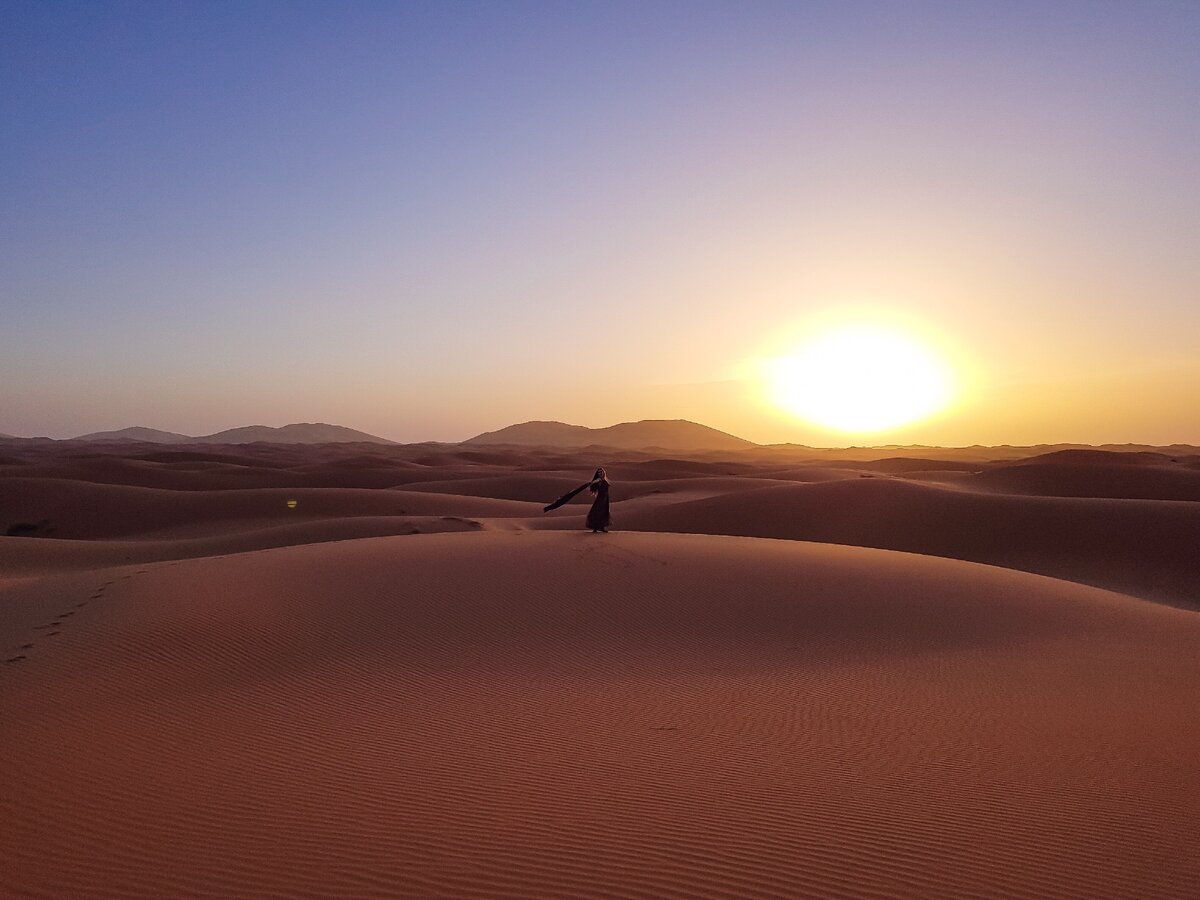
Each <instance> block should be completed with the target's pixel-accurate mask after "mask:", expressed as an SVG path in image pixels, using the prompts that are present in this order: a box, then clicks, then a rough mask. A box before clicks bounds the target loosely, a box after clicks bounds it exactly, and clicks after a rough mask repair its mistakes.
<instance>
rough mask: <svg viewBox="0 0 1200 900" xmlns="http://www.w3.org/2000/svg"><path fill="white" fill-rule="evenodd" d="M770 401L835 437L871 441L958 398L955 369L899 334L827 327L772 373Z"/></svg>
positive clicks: (771, 364)
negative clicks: (871, 437) (842, 434)
mask: <svg viewBox="0 0 1200 900" xmlns="http://www.w3.org/2000/svg"><path fill="white" fill-rule="evenodd" d="M765 370H766V371H765V376H766V379H765V380H766V388H767V396H768V399H769V401H770V402H771V403H772V404H773V405H774V406H776V407H778V408H780V409H782V410H784V411H786V412H788V413H790V414H792V415H795V416H797V417H798V418H801V419H803V420H805V421H806V422H810V423H812V424H814V425H818V426H821V427H823V428H827V429H830V430H833V431H841V432H847V433H858V434H869V433H872V432H880V431H888V430H891V429H894V428H898V427H900V426H902V425H908V424H911V423H913V422H917V421H920V420H922V419H925V418H928V417H929V416H931V415H933V414H934V413H937V412H939V411H941V410H943V409H945V408H946V406H948V405H949V403H950V402H951V400H952V399H953V394H954V381H953V378H952V377H951V373H950V370H949V367H948V366H947V365H946V364H945V362H943V360H942V359H941V358H940V357H939V355H938V354H937V353H936V352H935V351H934V350H933V349H932V348H931V347H930V346H928V345H927V344H925V343H923V342H922V341H921V340H920V339H919V338H917V337H915V336H913V335H911V334H908V333H906V332H905V331H902V330H900V329H899V328H894V327H887V326H878V325H868V324H854V325H844V326H839V327H834V328H828V329H826V330H824V331H820V332H817V333H815V334H813V335H811V336H810V337H809V338H808V339H807V340H805V341H804V342H803V343H802V344H801V345H800V346H799V347H798V348H797V349H796V350H795V352H793V353H791V354H789V355H787V356H783V357H779V358H776V359H773V360H770V361H768V362H767V363H766V366H765Z"/></svg>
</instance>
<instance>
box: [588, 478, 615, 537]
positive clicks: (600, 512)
mask: <svg viewBox="0 0 1200 900" xmlns="http://www.w3.org/2000/svg"><path fill="white" fill-rule="evenodd" d="M588 490H590V491H591V492H592V493H593V494H595V495H596V499H595V500H593V501H592V508H591V509H589V510H588V514H587V527H588V528H590V529H592V532H593V533H595V532H598V531H603V532H604V533H606V534H607V533H608V526H609V525H610V524H611V523H612V516H610V515H609V514H608V473H607V472H605V471H604V467H603V466H601V467H600V468H599V469H597V470H596V474H595V475H593V476H592V481H591V483H590V484H589V485H588Z"/></svg>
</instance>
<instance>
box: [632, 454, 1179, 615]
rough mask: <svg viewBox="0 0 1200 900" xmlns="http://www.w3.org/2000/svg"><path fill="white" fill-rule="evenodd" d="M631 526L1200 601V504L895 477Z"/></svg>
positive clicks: (742, 500) (676, 508)
mask: <svg viewBox="0 0 1200 900" xmlns="http://www.w3.org/2000/svg"><path fill="white" fill-rule="evenodd" d="M613 515H614V517H615V518H616V520H617V524H618V525H619V526H620V527H621V528H628V529H634V530H639V531H674V532H691V533H707V534H738V535H747V536H754V537H771V538H787V539H791V540H807V541H825V542H829V543H835V544H853V545H857V546H866V547H882V548H886V549H892V550H905V551H909V552H912V553H925V554H930V555H933V556H946V557H951V558H954V559H964V560H973V561H975V562H983V563H989V564H992V565H999V566H1007V567H1010V568H1014V569H1023V570H1025V571H1029V572H1038V573H1041V574H1045V575H1052V576H1055V577H1058V578H1067V579H1070V580H1073V581H1079V582H1082V583H1084V584H1093V585H1097V586H1100V587H1106V588H1112V589H1114V590H1120V591H1123V592H1126V593H1131V594H1134V595H1136V596H1139V597H1146V598H1149V599H1153V600H1159V601H1162V602H1166V603H1171V604H1173V605H1178V606H1187V607H1191V608H1193V609H1200V552H1198V550H1197V548H1200V504H1194V503H1185V502H1169V501H1154V500H1106V499H1071V498H1049V497H1024V496H1022V497H1015V496H1004V495H993V494H980V493H970V492H966V491H961V490H951V489H946V488H939V487H934V486H931V485H924V484H914V483H911V482H908V481H901V480H895V479H886V478H872V479H858V480H847V481H837V482H831V483H827V484H810V485H789V486H785V487H767V488H763V489H762V490H758V491H748V492H742V493H738V494H726V495H722V496H718V497H710V498H705V499H699V500H693V501H691V502H688V503H680V504H676V505H668V506H656V507H654V508H651V509H630V510H628V511H627V512H626V511H625V510H623V509H622V508H621V506H620V505H619V504H618V505H615V506H614V513H613Z"/></svg>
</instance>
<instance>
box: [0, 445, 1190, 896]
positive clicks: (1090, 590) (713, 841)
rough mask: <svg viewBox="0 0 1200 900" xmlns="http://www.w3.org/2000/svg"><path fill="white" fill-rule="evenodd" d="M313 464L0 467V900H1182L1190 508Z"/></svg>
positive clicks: (773, 479) (715, 473) (299, 457)
mask: <svg viewBox="0 0 1200 900" xmlns="http://www.w3.org/2000/svg"><path fill="white" fill-rule="evenodd" d="M220 452H221V453H225V452H226V451H225V450H224V449H223V450H221V451H220ZM228 452H229V453H230V454H233V453H235V452H236V450H235V449H229V450H228ZM248 452H249V451H248ZM322 452H325V451H321V450H309V451H306V452H303V453H302V452H300V451H296V450H294V449H289V450H288V451H286V454H291V455H290V456H286V458H285V453H284V451H281V452H280V458H279V459H278V460H274V461H276V462H278V463H279V464H278V465H275V466H274V467H265V466H264V467H263V468H264V471H267V472H268V473H269V476H267V477H268V478H269V479H271V480H272V485H262V486H260V485H256V484H255V483H250V484H248V485H247V486H246V488H245V489H244V490H240V491H233V490H214V489H209V488H202V487H201V488H198V487H196V486H194V485H188V484H184V483H177V484H174V486H173V489H172V488H170V487H166V486H164V485H167V484H169V477H177V478H178V479H179V481H180V482H188V480H189V479H190V478H192V476H193V475H195V471H198V470H195V471H193V470H191V469H189V468H187V466H182V465H181V463H182V462H184V461H181V460H178V459H174V458H173V457H171V456H170V454H166V453H164V454H163V460H165V461H156V460H134V462H137V463H139V465H138V466H136V467H135V468H137V469H138V475H139V477H140V478H141V479H142V480H143V481H145V480H148V479H151V478H152V479H157V481H158V484H159V486H158V487H157V488H154V489H151V488H146V487H138V486H129V485H125V484H119V483H108V484H102V483H99V479H96V480H95V481H88V480H87V479H81V478H79V477H78V476H79V474H80V471H83V473H84V474H87V466H88V462H89V461H88V460H86V459H85V460H62V459H53V458H52V459H48V460H36V461H24V462H21V463H19V464H10V465H3V466H0V526H5V527H7V524H8V523H12V522H17V521H25V520H32V521H30V524H38V523H40V522H42V521H45V522H46V523H48V524H47V526H46V527H53V528H55V530H56V534H57V535H58V536H57V537H0V651H2V653H0V655H2V657H3V660H4V662H0V723H3V724H2V727H0V758H3V760H4V765H3V766H2V767H0V817H2V818H0V821H2V822H3V827H0V859H3V860H4V864H3V865H2V866H0V895H4V896H10V895H11V896H26V895H28V896H49V897H79V896H86V897H131V896H133V897H171V896H192V895H202V896H238V897H260V896H261V897H275V896H334V895H336V896H378V895H393V896H411V897H427V896H444V897H476V896H477V897H533V896H537V897H542V896H553V897H697V896H709V897H730V896H755V897H854V898H868V897H871V898H877V897H914V898H916V897H921V898H924V897H931V896H938V897H985V896H986V897H993V896H1005V897H1031V898H1032V897H1037V898H1041V897H1079V898H1096V897H1139V898H1154V897H1179V898H1184V897H1192V896H1195V885H1196V884H1198V883H1200V835H1197V832H1196V829H1195V816H1196V811H1197V809H1200V786H1198V784H1200V783H1198V782H1197V780H1196V778H1195V777H1194V771H1193V770H1194V764H1195V760H1196V759H1197V758H1198V756H1200V720H1198V719H1197V717H1196V715H1195V711H1196V697H1197V693H1198V690H1200V615H1198V614H1197V613H1195V612H1192V611H1190V610H1187V609H1178V608H1172V607H1170V606H1167V605H1164V604H1162V603H1153V602H1148V601H1146V600H1144V599H1140V596H1153V595H1155V593H1156V592H1158V593H1160V594H1162V596H1161V597H1160V598H1159V599H1163V600H1166V601H1168V602H1170V603H1173V604H1175V605H1177V606H1179V605H1185V604H1186V603H1187V601H1188V598H1189V597H1191V598H1192V601H1193V605H1200V604H1196V603H1195V599H1196V597H1197V594H1196V593H1195V592H1194V590H1195V585H1196V584H1197V583H1200V582H1198V581H1197V579H1198V578H1200V576H1198V575H1197V572H1196V569H1197V568H1200V561H1198V560H1197V559H1196V554H1192V556H1191V557H1188V556H1187V555H1186V554H1185V553H1184V552H1183V549H1184V546H1185V544H1186V541H1187V540H1189V539H1194V537H1195V532H1194V531H1190V530H1189V529H1194V528H1195V527H1196V525H1195V523H1196V508H1197V507H1200V503H1196V502H1194V501H1189V500H1184V499H1166V500H1162V499H1106V498H1095V497H1042V496H1031V495H1029V494H1028V493H1022V494H1016V493H1002V492H1000V487H1001V486H998V485H997V483H996V482H995V481H994V480H993V481H991V482H989V483H988V484H987V485H986V486H985V485H983V484H980V485H979V487H978V489H976V488H975V487H973V486H972V481H971V479H972V478H973V477H975V476H973V473H972V472H964V473H962V474H963V475H964V476H965V477H964V479H963V480H962V481H959V482H955V486H954V488H953V489H951V488H947V487H935V486H931V485H929V484H926V483H922V479H921V478H914V479H908V478H905V477H903V476H905V475H908V474H911V473H916V474H918V475H919V474H921V473H924V472H928V471H932V470H933V469H934V468H936V467H933V468H930V467H926V466H925V465H924V464H923V463H922V464H921V465H920V466H917V467H916V468H912V467H908V468H906V467H904V466H897V467H895V468H896V471H895V472H881V471H879V470H878V469H871V468H869V467H866V466H864V467H862V468H861V469H859V470H854V469H847V468H845V467H846V465H847V464H846V463H845V462H844V461H843V462H839V463H838V464H837V465H836V466H830V467H828V468H829V469H830V471H834V470H837V472H836V480H831V481H824V482H819V483H818V482H817V479H816V478H813V479H799V480H798V479H794V478H788V477H781V473H783V472H784V470H785V469H789V468H790V469H792V470H803V469H804V467H803V466H793V465H791V464H790V463H789V464H788V465H780V464H778V463H777V462H773V461H765V462H763V463H762V464H761V465H760V464H759V463H758V462H756V461H753V460H748V459H747V458H744V457H738V458H731V459H730V460H729V461H728V462H727V463H722V464H720V465H717V466H716V468H715V469H714V470H712V471H710V473H709V475H707V476H706V475H704V474H703V472H699V473H698V472H697V471H696V470H695V469H694V468H689V466H688V465H686V462H687V461H680V460H675V461H666V462H662V463H657V462H655V461H654V460H639V459H637V458H634V457H633V456H630V457H628V458H624V459H623V460H618V461H617V462H616V463H615V464H614V465H613V467H612V468H613V471H614V478H615V473H616V471H618V470H620V469H623V470H624V477H625V479H626V480H625V481H620V480H617V481H615V483H614V486H613V497H614V504H613V515H614V519H615V521H616V526H617V527H618V528H620V527H626V528H632V527H636V528H639V529H644V530H643V531H640V532H632V531H614V533H612V534H609V535H592V534H589V533H584V532H583V531H581V530H576V529H578V526H579V525H580V524H581V521H582V514H583V512H584V511H585V510H586V505H582V504H578V503H576V504H571V505H568V506H567V507H564V508H563V509H562V510H560V511H557V514H554V515H551V516H545V517H543V516H541V515H540V511H539V507H538V506H535V505H534V502H533V498H534V496H535V495H536V493H537V489H539V488H540V486H541V484H542V483H543V482H544V483H545V484H546V486H547V487H550V486H551V485H554V486H555V489H552V490H551V491H550V493H549V495H547V496H544V497H543V498H542V499H543V501H544V502H548V501H549V500H552V499H554V496H555V495H556V494H557V493H561V490H566V489H567V488H569V487H571V486H573V484H577V483H579V481H581V480H582V478H583V477H586V475H587V474H588V465H587V464H585V462H587V461H586V460H585V459H584V458H583V457H582V456H581V457H580V458H579V463H580V466H579V467H578V469H579V470H578V471H577V470H576V469H572V468H569V467H564V465H563V464H564V460H563V458H562V456H561V454H556V455H555V457H554V458H553V459H549V460H547V463H546V467H545V469H544V470H542V471H541V472H540V473H539V472H537V471H524V470H522V468H521V467H522V466H525V465H529V462H528V459H527V458H525V457H522V456H519V455H517V454H515V453H514V454H513V456H512V459H510V460H509V461H508V462H509V465H508V469H507V472H505V471H503V463H504V460H503V459H502V458H501V459H500V461H497V458H496V457H495V456H493V457H491V458H489V459H488V460H487V461H481V462H474V461H471V460H469V459H468V460H464V458H463V457H461V456H456V455H455V453H454V451H453V449H452V448H451V449H450V450H446V449H444V448H443V449H442V450H440V451H439V454H440V456H439V458H437V459H433V458H431V457H429V456H428V455H425V456H424V458H425V459H426V462H418V461H416V460H415V459H408V458H407V457H406V456H404V454H405V453H408V454H410V455H415V451H410V450H405V449H404V448H397V449H396V450H394V451H393V450H390V449H389V451H388V452H389V453H394V454H395V455H396V456H395V458H391V457H386V456H385V457H384V458H376V457H372V458H370V459H367V460H363V461H361V464H360V465H359V466H358V471H359V475H360V477H362V478H376V479H378V480H379V481H380V482H382V481H383V480H384V479H383V477H382V476H383V474H385V473H387V472H401V473H403V472H405V471H410V470H411V471H420V472H421V473H422V474H424V475H429V476H435V475H442V476H444V477H440V478H437V477H429V478H424V479H412V480H405V478H399V479H397V480H396V481H395V483H394V484H382V483H381V484H380V485H379V487H381V488H386V487H395V488H396V489H395V490H386V489H384V490H365V489H362V488H349V487H345V486H342V485H340V484H339V481H340V480H342V479H339V476H338V472H337V471H336V468H337V465H336V463H337V460H336V458H335V459H333V460H321V459H318V458H316V457H315V455H316V454H320V453H322ZM341 452H343V453H345V452H348V451H341ZM925 452H926V453H928V451H925ZM253 453H255V454H258V455H259V456H258V458H255V459H254V460H253V461H255V462H257V463H262V462H263V461H264V459H266V460H267V461H272V457H270V454H269V453H268V452H267V451H264V450H263V449H262V448H257V449H255V450H254V451H253ZM421 453H422V454H427V453H428V451H427V449H422V450H421ZM306 454H307V455H306ZM706 460H707V457H706ZM100 462H101V463H102V465H101V466H100V468H103V469H104V471H105V472H107V473H109V474H111V473H112V472H113V471H117V470H119V469H120V468H121V466H122V465H125V464H126V463H127V462H129V460H127V459H123V458H117V457H105V458H101V459H100ZM566 462H570V460H567V461H566ZM935 462H936V461H935ZM211 463H212V460H211V459H197V460H195V461H194V462H193V463H188V464H187V465H195V466H202V465H211ZM401 463H404V465H401ZM709 464H710V463H709V462H707V461H706V462H705V463H704V465H709ZM1009 464H1010V463H1009V462H1005V463H1003V464H1002V465H997V466H995V467H986V468H987V471H989V472H995V471H1000V470H1001V469H1002V468H1003V466H1008V465H1009ZM1084 464H1087V465H1091V464H1092V463H1088V462H1087V461H1086V460H1085V461H1084ZM1108 464H1109V463H1108V462H1107V461H1101V462H1099V463H1096V464H1095V465H1098V466H1105V465H1108ZM34 465H37V466H39V467H41V468H42V469H43V470H46V469H50V468H52V467H54V466H59V467H62V468H63V469H64V471H65V470H67V469H70V470H71V473H70V474H69V475H63V476H62V477H57V478H56V477H52V476H51V475H49V474H48V473H47V472H46V471H42V472H41V473H40V474H38V475H37V476H36V477H32V478H31V477H26V476H25V475H22V474H21V473H20V472H19V471H18V470H22V469H29V468H31V467H32V466H34ZM173 465H174V466H176V468H174V469H172V468H165V467H169V466H173ZM222 465H225V463H222ZM476 465H478V466H483V467H485V471H471V468H472V467H473V466H476ZM1036 465H1043V464H1041V463H1037V464H1036ZM1071 465H1072V466H1074V465H1078V464H1077V463H1072V464H1071ZM439 466H440V467H441V471H437V470H438V467H439ZM318 467H324V468H323V471H324V474H323V475H322V476H321V477H322V478H325V479H328V480H329V481H332V482H333V483H331V484H324V485H321V484H318V485H315V486H314V485H312V484H311V473H312V471H313V470H314V469H315V468H318ZM350 468H353V467H350ZM820 468H821V467H820V466H819V465H817V466H815V469H820ZM1147 468H1154V467H1153V466H1149V467H1147ZM498 469H500V471H498ZM900 470H904V471H900ZM945 471H946V472H953V471H955V469H954V466H949V467H947V468H946V469H945ZM958 471H960V472H961V470H958ZM172 473H174V475H172ZM580 473H582V477H581V475H580ZM868 474H870V475H873V476H874V477H872V478H863V477H860V476H862V475H868ZM639 476H640V477H639ZM1039 477H1041V476H1039ZM1122 477H1123V478H1128V477H1135V476H1128V475H1123V476H1122ZM1171 477H1174V476H1171ZM506 478H507V479H510V483H509V484H507V485H506V484H505V483H504V482H505V480H506ZM305 479H309V482H306V483H304V484H302V483H301V482H304V480H305ZM635 479H636V480H635ZM456 480H459V481H462V482H463V484H462V485H461V486H460V487H461V490H453V489H452V487H453V486H452V484H450V482H453V481H456ZM706 480H707V486H706V484H705V482H706ZM756 480H758V481H760V482H761V483H760V484H755V483H754V482H755V481H756ZM799 481H811V482H814V483H798V482H799ZM420 482H428V483H430V484H429V487H428V489H424V488H421V489H418V488H417V484H418V483H420ZM785 482H791V483H785ZM1095 483H1098V484H1103V479H1098V480H1097V481H1096V482H1095ZM1160 483H1161V481H1160V482H1155V484H1160ZM559 488H561V490H560V489H559ZM625 488H628V489H629V490H628V492H627V493H622V491H623V490H624V489H625ZM472 492H477V495H473V494H472ZM1039 493H1048V492H1045V491H1039ZM288 497H293V498H295V497H298V498H299V503H298V505H297V507H296V509H295V510H291V509H288V508H287V507H286V503H285V501H286V499H287V498H288ZM622 498H625V499H622ZM531 526H537V528H538V529H541V530H535V529H534V528H532V527H531ZM547 526H549V530H546V527H547ZM681 530H685V531H710V532H714V533H712V534H671V533H666V532H669V531H681ZM432 531H443V532H453V533H428V532H432ZM719 531H725V532H729V533H744V534H752V535H758V536H751V537H734V536H727V535H726V534H720V533H716V532H719ZM376 535H383V536H376ZM771 537H784V538H791V539H788V540H774V539H770V538H771ZM806 537H819V538H821V539H823V540H827V541H834V542H837V543H840V544H847V543H864V544H865V543H877V544H879V545H881V546H891V547H901V548H904V549H909V550H913V549H916V550H920V551H921V554H917V553H907V552H895V551H894V550H887V549H867V548H863V547H852V546H837V545H836V544H835V543H809V542H806V541H804V540H797V538H806ZM989 542H990V543H989ZM1194 546H1195V544H1194V543H1193V547H1194ZM950 556H963V557H967V558H982V559H984V560H985V561H987V562H992V563H1001V564H1004V565H1006V566H1009V568H999V567H997V566H995V565H981V564H979V563H978V562H970V561H963V560H960V559H949V558H944V557H950ZM1106 559H1107V560H1108V562H1107V568H1106V567H1105V566H1106V563H1105V560H1106ZM1016 568H1025V569H1033V570H1040V571H1053V572H1054V573H1055V574H1057V575H1058V576H1059V577H1057V578H1050V577H1044V576H1043V575H1035V574H1029V573H1028V572H1022V571H1016ZM1154 572H1165V573H1166V574H1165V575H1162V577H1161V578H1160V580H1159V581H1155V580H1154V579H1155V577H1156V576H1154V574H1153V573H1154ZM1068 578H1071V579H1074V580H1075V581H1092V582H1094V583H1108V584H1111V583H1116V582H1118V581H1121V580H1122V579H1123V580H1124V582H1125V583H1126V584H1127V589H1128V590H1131V591H1133V592H1134V593H1139V592H1140V596H1132V595H1130V594H1129V593H1113V592H1109V591H1106V590H1101V589H1098V588H1096V587H1089V586H1085V585H1082V584H1079V583H1073V582H1072V581H1069V580H1065V579H1068ZM1135 589H1136V590H1135ZM1189 591H1192V592H1193V593H1191V594H1189V593H1188V592H1189Z"/></svg>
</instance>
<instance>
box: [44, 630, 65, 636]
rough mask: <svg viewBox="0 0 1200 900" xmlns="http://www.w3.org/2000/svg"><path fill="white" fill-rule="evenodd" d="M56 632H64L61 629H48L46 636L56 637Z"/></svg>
mask: <svg viewBox="0 0 1200 900" xmlns="http://www.w3.org/2000/svg"><path fill="white" fill-rule="evenodd" d="M56 634H62V632H61V631H47V632H46V637H54V636H55V635H56Z"/></svg>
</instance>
